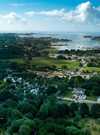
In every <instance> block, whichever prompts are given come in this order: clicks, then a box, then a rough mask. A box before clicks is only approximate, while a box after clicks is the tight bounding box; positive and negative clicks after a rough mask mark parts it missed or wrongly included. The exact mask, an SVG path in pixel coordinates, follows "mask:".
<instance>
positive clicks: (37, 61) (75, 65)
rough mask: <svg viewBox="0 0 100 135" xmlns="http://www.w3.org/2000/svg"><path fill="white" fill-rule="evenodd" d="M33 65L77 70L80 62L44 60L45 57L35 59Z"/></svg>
mask: <svg viewBox="0 0 100 135" xmlns="http://www.w3.org/2000/svg"><path fill="white" fill-rule="evenodd" d="M32 64H33V65H38V66H52V65H53V66H56V67H57V68H62V67H63V66H66V68H68V69H77V68H78V67H79V62H78V61H71V60H58V59H52V58H43V57H35V58H33V60H32Z"/></svg>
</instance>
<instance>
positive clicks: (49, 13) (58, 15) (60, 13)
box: [25, 9, 65, 17]
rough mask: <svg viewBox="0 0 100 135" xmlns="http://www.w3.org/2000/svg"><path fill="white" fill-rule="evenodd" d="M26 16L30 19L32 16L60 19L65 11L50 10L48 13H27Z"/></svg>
mask: <svg viewBox="0 0 100 135" xmlns="http://www.w3.org/2000/svg"><path fill="white" fill-rule="evenodd" d="M25 14H26V15H27V16H29V17H32V16H34V15H43V16H49V17H50V16H51V17H55V16H56V17H62V16H64V14H65V9H60V10H57V9H54V10H50V11H38V12H36V11H29V12H26V13H25Z"/></svg>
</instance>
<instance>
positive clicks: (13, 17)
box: [0, 12, 26, 24]
mask: <svg viewBox="0 0 100 135" xmlns="http://www.w3.org/2000/svg"><path fill="white" fill-rule="evenodd" d="M25 22H26V19H25V18H24V17H22V16H21V15H18V14H17V13H15V12H10V13H8V14H0V23H5V24H15V23H25Z"/></svg>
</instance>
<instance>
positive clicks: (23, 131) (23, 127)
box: [18, 125, 32, 135]
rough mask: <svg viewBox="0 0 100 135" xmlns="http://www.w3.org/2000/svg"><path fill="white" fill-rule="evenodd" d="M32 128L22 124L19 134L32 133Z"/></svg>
mask: <svg viewBox="0 0 100 135" xmlns="http://www.w3.org/2000/svg"><path fill="white" fill-rule="evenodd" d="M31 132H32V130H31V128H30V127H29V126H28V125H21V127H20V129H19V132H18V134H19V135H31Z"/></svg>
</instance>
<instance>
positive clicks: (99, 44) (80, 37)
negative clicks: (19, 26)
mask: <svg viewBox="0 0 100 135" xmlns="http://www.w3.org/2000/svg"><path fill="white" fill-rule="evenodd" d="M32 36H33V37H52V38H58V39H68V40H71V41H70V42H67V41H66V42H65V41H63V42H57V43H55V44H54V45H53V47H55V48H57V49H58V50H66V49H68V50H72V49H75V50H78V49H80V50H86V49H100V40H92V39H91V38H85V37H84V36H92V37H96V36H100V33H99V32H98V33H97V32H94V33H92V32H91V33H88V32H87V33H84V32H83V33H82V32H81V33H79V32H78V33H76V32H35V33H32Z"/></svg>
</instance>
